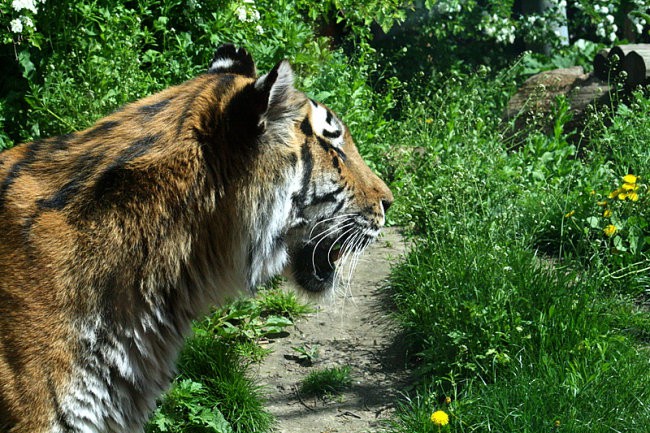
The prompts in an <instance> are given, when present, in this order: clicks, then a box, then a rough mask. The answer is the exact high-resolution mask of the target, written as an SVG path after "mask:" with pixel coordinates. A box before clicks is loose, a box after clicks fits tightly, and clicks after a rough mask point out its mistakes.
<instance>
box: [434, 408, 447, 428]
mask: <svg viewBox="0 0 650 433" xmlns="http://www.w3.org/2000/svg"><path fill="white" fill-rule="evenodd" d="M431 422H432V423H434V424H435V425H437V426H444V425H447V424H449V415H447V413H446V412H445V411H442V410H437V411H435V412H434V413H432V414H431Z"/></svg>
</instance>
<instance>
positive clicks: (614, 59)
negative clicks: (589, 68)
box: [607, 44, 650, 79]
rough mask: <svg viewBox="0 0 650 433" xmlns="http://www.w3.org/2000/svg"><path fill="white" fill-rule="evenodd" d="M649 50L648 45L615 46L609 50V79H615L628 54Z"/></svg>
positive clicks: (649, 46)
mask: <svg viewBox="0 0 650 433" xmlns="http://www.w3.org/2000/svg"><path fill="white" fill-rule="evenodd" d="M642 49H650V44H626V45H617V46H615V47H613V48H612V49H611V50H609V54H608V55H607V59H608V60H609V62H610V67H611V76H610V79H611V78H615V77H617V76H618V75H619V74H620V73H621V71H622V70H623V59H625V56H627V55H628V54H629V53H631V52H632V51H635V50H642Z"/></svg>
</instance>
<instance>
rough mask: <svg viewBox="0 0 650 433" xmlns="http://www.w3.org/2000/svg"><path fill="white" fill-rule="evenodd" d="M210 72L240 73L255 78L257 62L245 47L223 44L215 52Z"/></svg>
mask: <svg viewBox="0 0 650 433" xmlns="http://www.w3.org/2000/svg"><path fill="white" fill-rule="evenodd" d="M208 74H239V75H244V76H247V77H251V78H254V77H255V76H256V72H255V62H254V61H253V57H251V55H250V54H248V51H246V50H245V49H244V48H237V47H235V46H234V45H232V44H225V45H221V46H220V47H219V48H217V51H215V53H214V57H213V58H212V62H211V63H210V67H209V68H208Z"/></svg>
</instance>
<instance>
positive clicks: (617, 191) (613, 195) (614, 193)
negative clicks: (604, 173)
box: [607, 189, 621, 198]
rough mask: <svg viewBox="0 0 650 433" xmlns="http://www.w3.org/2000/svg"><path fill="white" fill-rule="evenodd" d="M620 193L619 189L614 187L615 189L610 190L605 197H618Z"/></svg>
mask: <svg viewBox="0 0 650 433" xmlns="http://www.w3.org/2000/svg"><path fill="white" fill-rule="evenodd" d="M620 193H621V190H620V189H616V190H614V191H612V192H610V193H609V195H608V196H607V197H609V198H616V197H618V195H619V194H620Z"/></svg>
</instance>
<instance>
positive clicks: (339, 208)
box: [331, 200, 345, 216]
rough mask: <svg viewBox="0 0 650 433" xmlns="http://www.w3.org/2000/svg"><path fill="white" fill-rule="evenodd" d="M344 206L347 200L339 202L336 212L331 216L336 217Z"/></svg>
mask: <svg viewBox="0 0 650 433" xmlns="http://www.w3.org/2000/svg"><path fill="white" fill-rule="evenodd" d="M343 205H345V200H341V201H340V202H339V204H338V205H337V206H336V208H335V209H334V211H332V215H331V216H335V215H336V214H337V213H339V211H340V210H341V209H342V208H343Z"/></svg>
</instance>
